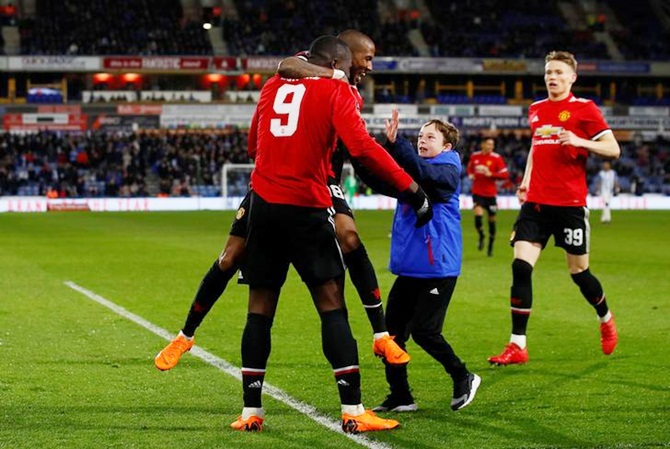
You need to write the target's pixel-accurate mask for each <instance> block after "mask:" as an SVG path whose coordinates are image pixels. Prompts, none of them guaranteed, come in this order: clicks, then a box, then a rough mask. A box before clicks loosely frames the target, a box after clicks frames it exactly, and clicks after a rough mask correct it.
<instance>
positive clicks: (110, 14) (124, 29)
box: [20, 0, 212, 55]
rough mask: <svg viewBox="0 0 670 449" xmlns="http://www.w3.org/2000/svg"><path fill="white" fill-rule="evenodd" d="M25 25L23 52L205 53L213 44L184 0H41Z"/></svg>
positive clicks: (109, 53)
mask: <svg viewBox="0 0 670 449" xmlns="http://www.w3.org/2000/svg"><path fill="white" fill-rule="evenodd" d="M36 12H37V14H36V16H35V17H34V18H25V19H23V20H22V21H21V23H20V33H21V36H22V38H21V53H22V54H24V55H184V54H185V55H204V54H212V46H211V43H210V41H209V39H208V38H207V35H206V32H205V31H204V30H203V29H202V27H201V26H200V23H199V22H196V21H192V20H189V19H188V18H187V17H185V16H184V14H183V11H182V6H181V3H180V1H179V0H68V1H67V2H64V3H61V2H53V1H50V0H37V2H36Z"/></svg>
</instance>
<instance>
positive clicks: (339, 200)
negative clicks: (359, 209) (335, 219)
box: [328, 177, 354, 218]
mask: <svg viewBox="0 0 670 449" xmlns="http://www.w3.org/2000/svg"><path fill="white" fill-rule="evenodd" d="M328 190H330V198H331V199H332V200H333V209H335V213H336V214H345V215H349V216H350V217H351V218H354V213H353V212H352V210H351V207H349V203H347V200H346V199H345V198H344V192H342V187H340V184H339V183H338V182H337V179H335V178H331V177H329V178H328Z"/></svg>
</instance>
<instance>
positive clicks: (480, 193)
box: [467, 137, 509, 257]
mask: <svg viewBox="0 0 670 449" xmlns="http://www.w3.org/2000/svg"><path fill="white" fill-rule="evenodd" d="M495 145H496V141H495V139H494V138H493V137H484V138H483V139H482V142H481V151H475V152H474V153H472V155H471V156H470V160H469V161H468V166H467V172H468V177H469V178H470V179H471V180H472V202H473V205H474V213H475V228H476V229H477V233H478V234H479V242H478V244H477V249H478V250H479V251H481V250H483V249H484V228H483V225H482V217H483V216H484V211H486V215H487V217H488V222H489V245H488V250H487V255H488V256H489V257H490V256H492V255H493V241H494V240H495V237H496V213H497V212H498V201H497V198H496V195H497V194H498V187H497V185H496V181H502V180H505V179H507V178H509V172H508V171H507V164H505V159H503V157H502V156H501V155H499V154H498V153H496V152H494V151H493V149H494V148H495Z"/></svg>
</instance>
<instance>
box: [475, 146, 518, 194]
mask: <svg viewBox="0 0 670 449" xmlns="http://www.w3.org/2000/svg"><path fill="white" fill-rule="evenodd" d="M480 165H483V166H485V167H487V168H488V169H489V171H490V172H491V176H486V175H484V174H483V173H478V172H477V170H475V168H476V167H477V166H480ZM467 171H468V175H473V176H474V179H473V180H472V193H473V194H474V195H479V196H488V197H492V196H496V194H497V193H498V187H497V186H496V181H498V180H503V179H507V178H509V172H508V171H507V164H505V160H504V159H503V157H502V156H501V155H499V154H498V153H496V152H492V153H489V154H484V153H483V152H482V151H475V152H474V153H472V156H470V160H469V161H468V167H467Z"/></svg>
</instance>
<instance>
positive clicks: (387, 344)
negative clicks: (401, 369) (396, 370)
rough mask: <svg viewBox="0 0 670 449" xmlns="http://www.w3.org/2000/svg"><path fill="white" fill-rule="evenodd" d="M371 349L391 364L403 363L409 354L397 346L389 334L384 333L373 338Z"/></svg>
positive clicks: (407, 359)
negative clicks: (379, 336) (380, 336)
mask: <svg viewBox="0 0 670 449" xmlns="http://www.w3.org/2000/svg"><path fill="white" fill-rule="evenodd" d="M372 351H373V352H374V353H375V355H376V356H377V357H382V358H384V359H386V361H387V362H388V363H390V364H391V365H404V364H406V363H408V362H409V360H410V357H409V354H407V353H406V352H405V351H404V350H403V349H402V348H401V347H400V346H398V343H396V342H395V341H394V340H393V337H391V336H390V335H384V336H383V337H382V338H378V339H377V340H375V342H374V343H373V344H372Z"/></svg>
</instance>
